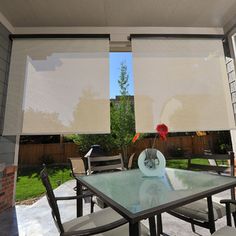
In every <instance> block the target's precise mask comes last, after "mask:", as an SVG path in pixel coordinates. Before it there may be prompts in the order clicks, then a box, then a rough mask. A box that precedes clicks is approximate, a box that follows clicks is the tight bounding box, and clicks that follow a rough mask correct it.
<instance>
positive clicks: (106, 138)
mask: <svg viewBox="0 0 236 236" xmlns="http://www.w3.org/2000/svg"><path fill="white" fill-rule="evenodd" d="M73 141H74V143H75V144H77V145H78V146H79V149H80V151H81V153H82V154H85V153H86V152H87V151H88V150H89V149H90V147H91V146H92V145H94V144H98V145H100V146H101V148H102V149H103V151H105V152H108V153H111V152H112V151H113V150H115V149H117V146H116V144H115V142H114V140H113V137H112V135H111V134H79V135H74V138H73Z"/></svg>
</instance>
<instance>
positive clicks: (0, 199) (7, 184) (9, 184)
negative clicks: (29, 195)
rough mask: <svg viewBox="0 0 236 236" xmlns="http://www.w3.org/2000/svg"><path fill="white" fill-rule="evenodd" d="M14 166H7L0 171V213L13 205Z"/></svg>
mask: <svg viewBox="0 0 236 236" xmlns="http://www.w3.org/2000/svg"><path fill="white" fill-rule="evenodd" d="M15 173H16V166H7V167H6V168H5V169H4V171H3V172H1V173H0V213H1V212H2V211H4V210H6V209H7V208H10V207H12V206H13V197H14V196H13V191H14V178H15Z"/></svg>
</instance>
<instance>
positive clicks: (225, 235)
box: [212, 226, 236, 236]
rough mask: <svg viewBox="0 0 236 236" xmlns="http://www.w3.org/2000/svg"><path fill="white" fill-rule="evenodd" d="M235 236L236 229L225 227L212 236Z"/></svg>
mask: <svg viewBox="0 0 236 236" xmlns="http://www.w3.org/2000/svg"><path fill="white" fill-rule="evenodd" d="M235 235H236V229H235V228H232V227H229V226H225V227H223V228H221V229H219V230H217V231H216V232H215V233H214V234H212V236H235Z"/></svg>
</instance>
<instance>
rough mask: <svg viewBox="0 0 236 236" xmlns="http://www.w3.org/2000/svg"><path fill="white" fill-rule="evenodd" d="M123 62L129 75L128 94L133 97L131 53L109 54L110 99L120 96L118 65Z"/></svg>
mask: <svg viewBox="0 0 236 236" xmlns="http://www.w3.org/2000/svg"><path fill="white" fill-rule="evenodd" d="M121 62H125V63H126V65H127V69H128V75H129V88H128V91H129V94H130V95H134V84H133V71H132V53H131V52H112V53H110V98H115V96H116V95H120V91H119V85H118V79H119V76H120V63H121Z"/></svg>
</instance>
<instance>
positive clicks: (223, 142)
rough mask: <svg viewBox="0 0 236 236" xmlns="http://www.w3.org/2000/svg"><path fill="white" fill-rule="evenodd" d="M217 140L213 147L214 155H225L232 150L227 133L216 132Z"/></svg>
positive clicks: (228, 133)
mask: <svg viewBox="0 0 236 236" xmlns="http://www.w3.org/2000/svg"><path fill="white" fill-rule="evenodd" d="M217 133H218V139H217V140H216V141H215V143H214V146H213V149H214V150H213V151H214V153H219V154H226V153H227V152H228V151H231V150H232V143H231V137H230V132H229V131H218V132H217Z"/></svg>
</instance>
